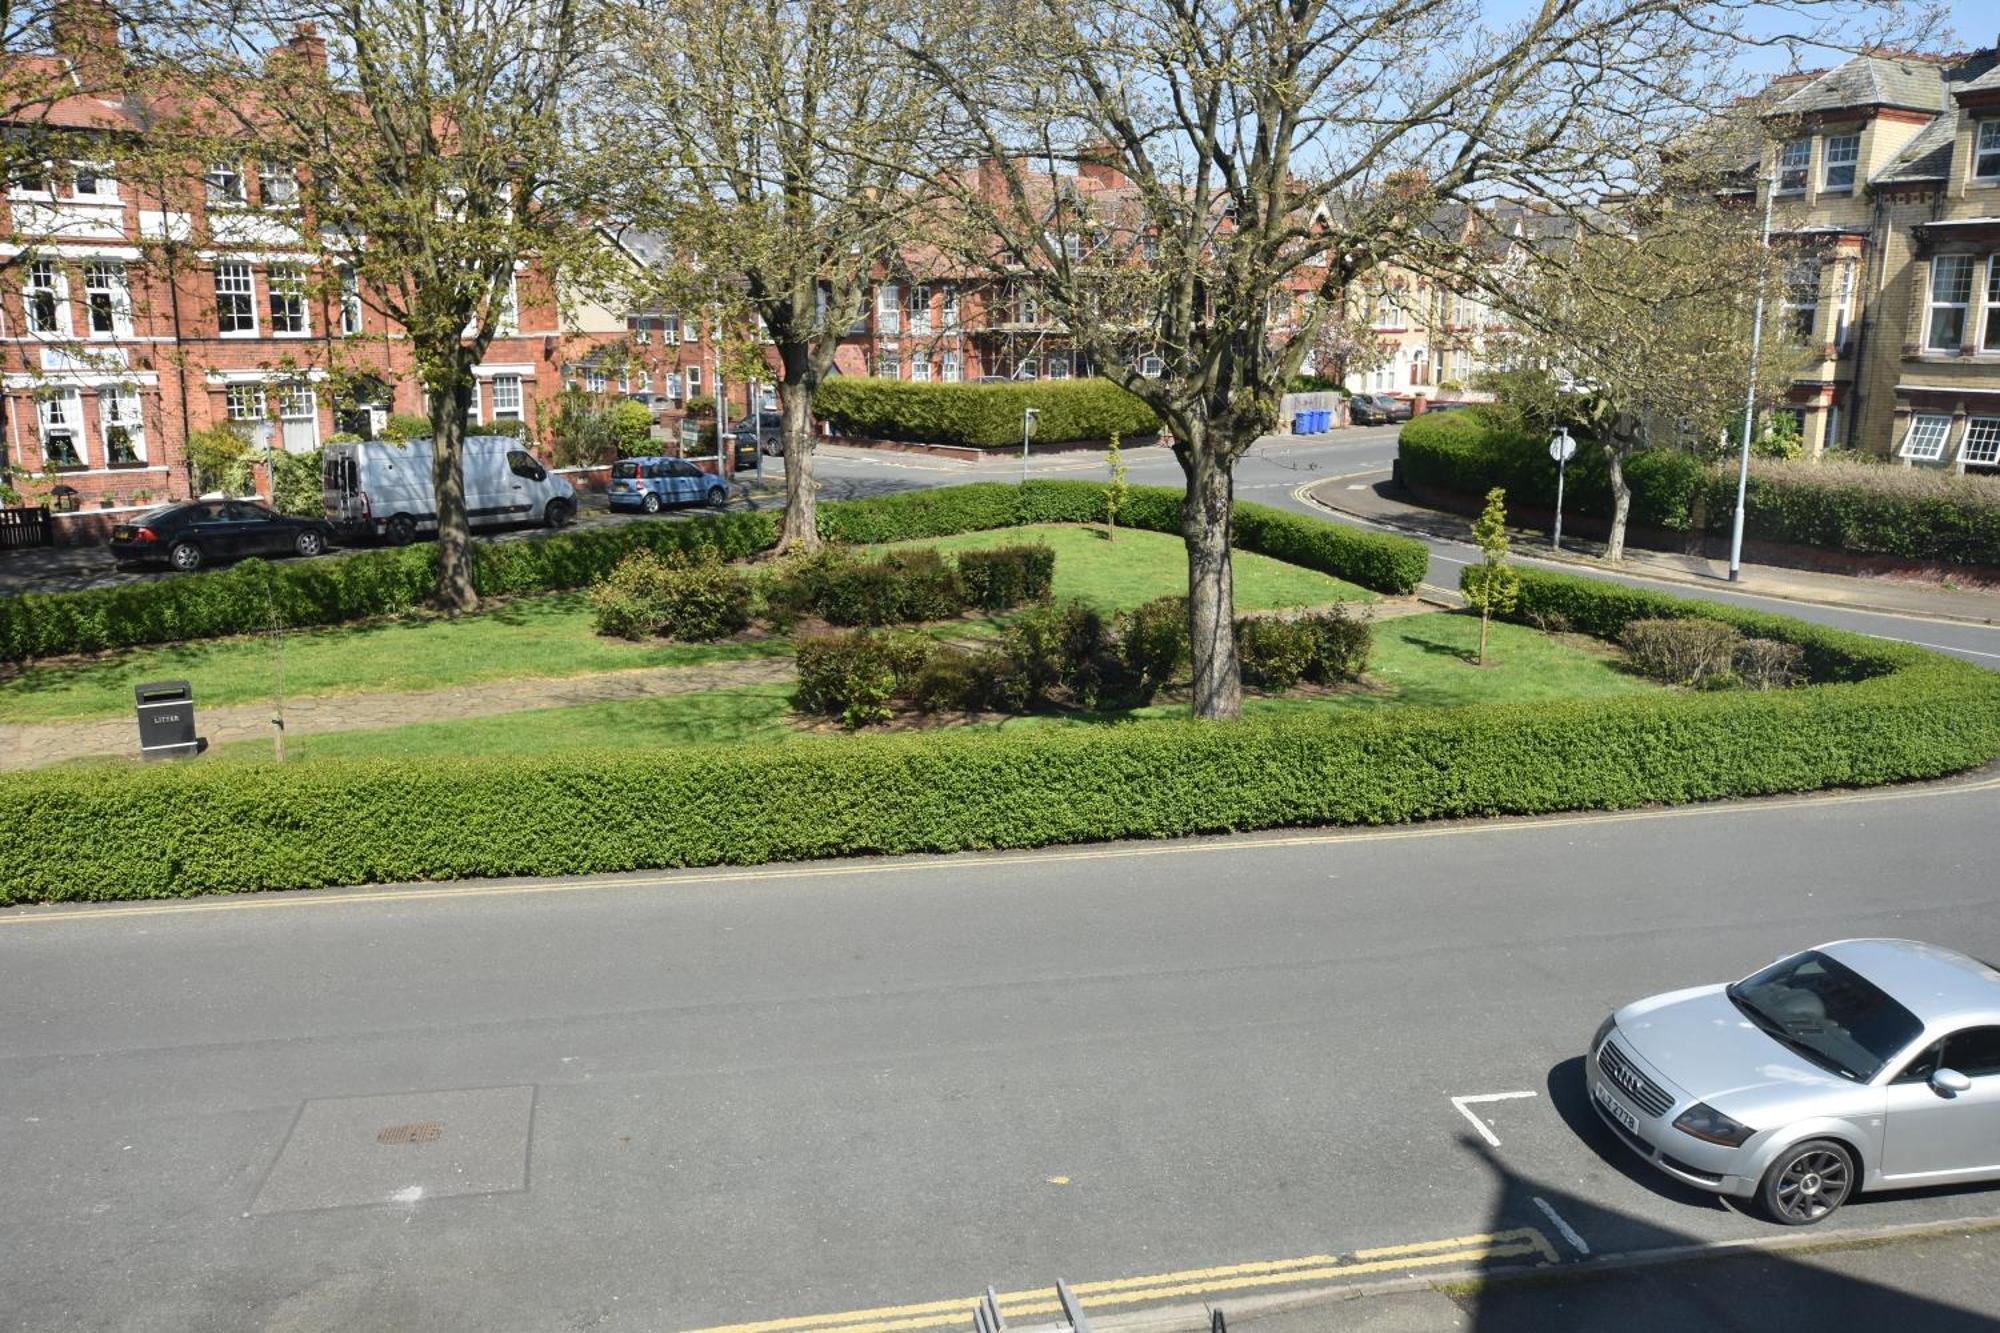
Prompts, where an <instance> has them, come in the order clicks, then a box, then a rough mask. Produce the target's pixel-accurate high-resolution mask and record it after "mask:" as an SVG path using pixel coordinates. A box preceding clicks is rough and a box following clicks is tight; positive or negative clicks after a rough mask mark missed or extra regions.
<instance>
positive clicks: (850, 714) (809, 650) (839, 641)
mask: <svg viewBox="0 0 2000 1333" xmlns="http://www.w3.org/2000/svg"><path fill="white" fill-rule="evenodd" d="M795 655H796V659H797V662H798V671H799V683H798V688H797V689H796V690H795V691H794V692H793V694H792V707H794V708H796V709H798V710H799V711H800V712H802V713H818V714H821V715H823V716H826V717H837V718H839V719H840V721H841V724H842V725H843V726H847V727H860V726H866V725H867V724H868V723H870V722H886V721H888V720H889V716H890V709H889V701H890V700H891V699H893V698H895V696H896V686H897V681H896V662H897V660H898V659H897V655H896V654H894V653H892V652H891V650H890V644H889V640H888V637H887V636H886V635H882V634H878V633H874V632H872V631H868V630H857V631H853V632H849V633H842V634H806V635H802V636H800V638H799V640H798V643H797V645H796V648H795Z"/></svg>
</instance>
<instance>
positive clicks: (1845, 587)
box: [1306, 469, 2000, 625]
mask: <svg viewBox="0 0 2000 1333" xmlns="http://www.w3.org/2000/svg"><path fill="white" fill-rule="evenodd" d="M1387 477H1388V473H1387V470H1386V469H1385V470H1384V471H1383V473H1382V480H1380V481H1372V480H1369V479H1366V478H1364V479H1361V480H1358V481H1357V480H1338V481H1326V482H1321V483H1320V484H1319V485H1317V486H1314V487H1312V488H1311V489H1310V490H1308V491H1307V492H1306V494H1307V496H1308V498H1310V499H1311V500H1312V502H1313V503H1314V504H1317V505H1318V506H1320V507H1321V508H1322V509H1326V510H1329V511H1331V512H1333V513H1337V514H1340V515H1343V516H1345V517H1347V518H1352V519H1355V520H1358V521H1360V522H1363V523H1367V524H1371V525H1373V526H1377V527H1384V528H1389V529H1392V530H1394V531H1397V532H1402V533H1406V534H1408V535H1410V536H1414V537H1422V538H1427V539H1429V540H1432V541H1449V542H1460V543H1466V544H1470V543H1471V541H1472V520H1471V519H1470V518H1468V517H1465V516H1464V515H1460V514H1453V513H1447V512H1445V511H1443V510H1437V509H1428V508H1425V507H1424V506H1422V505H1418V504H1415V503H1412V502H1411V501H1410V500H1408V499H1407V498H1405V497H1404V496H1403V495H1402V493H1401V491H1400V490H1399V489H1398V488H1395V487H1393V486H1391V485H1390V483H1389V482H1388V480H1387ZM1508 535H1509V536H1510V537H1511V538H1512V540H1513V544H1514V551H1515V554H1516V555H1518V556H1522V557H1525V558H1527V559H1532V560H1536V561H1540V562H1544V563H1547V564H1555V565H1563V564H1567V565H1574V566H1576V567H1577V568H1579V569H1592V570H1599V571H1606V572H1609V571H1614V570H1615V571H1616V572H1618V573H1622V574H1627V575H1632V576H1636V577H1642V578H1649V579H1659V580H1662V581H1664V582H1669V583H1678V584H1684V585H1686V586H1688V587H1690V588H1694V589H1704V588H1706V589H1710V590H1712V591H1715V592H1725V591H1728V592H1746V593H1756V594H1759V595H1761V596H1765V597H1779V598H1784V599H1787V600H1789V601H1795V602H1813V603H1816V604H1819V605H1822V606H1835V607H1845V608H1848V609H1850V610H1855V611H1878V612H1882V613H1884V614H1887V615H1897V616H1918V617H1925V618H1930V619H1936V620H1952V621H1963V622H1967V623H1970V624H1982V625H1985V624H1995V623H2000V593H1996V592H1992V591H1986V590H1979V589H1972V588H1965V589H1951V588H1945V587H1941V586H1939V585H1937V584H1933V583H1919V582H1915V581H1912V580H1907V579H1896V578H1889V577H1860V576H1855V575H1850V574H1825V573H1819V572H1817V571H1813V570H1803V569H1789V568H1785V567H1783V566H1778V565H1757V564H1750V563H1748V562H1745V563H1744V564H1743V566H1742V577H1741V578H1740V579H1739V580H1737V581H1736V582H1734V583H1732V582H1730V580H1729V570H1728V566H1727V563H1726V562H1724V561H1720V560H1710V559H1707V558H1705V557H1703V556H1698V555H1681V554H1675V553H1673V552H1668V551H1643V550H1638V549H1636V548H1633V547H1629V546H1628V547H1626V549H1625V560H1624V562H1623V563H1622V564H1620V565H1615V566H1614V565H1610V564H1608V563H1606V562H1605V561H1604V560H1603V559H1602V558H1601V556H1602V550H1603V548H1602V546H1601V545H1600V544H1598V543H1592V542H1583V541H1580V540H1578V539H1575V538H1571V539H1569V540H1568V541H1566V542H1565V543H1564V548H1563V549H1562V550H1560V551H1558V550H1555V549H1554V548H1553V547H1551V546H1550V545H1549V540H1548V534H1547V533H1544V532H1540V531H1520V530H1512V529H1510V531H1509V534H1508Z"/></svg>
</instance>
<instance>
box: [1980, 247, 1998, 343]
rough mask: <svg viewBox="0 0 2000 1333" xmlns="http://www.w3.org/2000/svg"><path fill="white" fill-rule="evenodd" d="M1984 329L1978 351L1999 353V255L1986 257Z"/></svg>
mask: <svg viewBox="0 0 2000 1333" xmlns="http://www.w3.org/2000/svg"><path fill="white" fill-rule="evenodd" d="M1984 315H1985V320H1986V327H1985V329H1984V330H1983V331H1982V332H1981V335H1980V339H1979V350H1980V351H1982V352H2000V254H1992V255H1988V256H1986V309H1985V311H1984Z"/></svg>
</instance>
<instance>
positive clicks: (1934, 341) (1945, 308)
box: [1924, 255, 1972, 354]
mask: <svg viewBox="0 0 2000 1333" xmlns="http://www.w3.org/2000/svg"><path fill="white" fill-rule="evenodd" d="M1947 264H1949V265H1951V266H1952V268H1951V270H1950V271H1951V272H1954V273H1958V272H1963V273H1964V275H1965V282H1964V288H1965V292H1964V295H1962V296H1959V297H1958V298H1957V299H1955V300H1941V299H1939V294H1938V293H1939V278H1940V275H1941V273H1942V271H1943V269H1942V266H1943V265H1947ZM1957 285H1958V284H1956V283H1954V284H1953V287H1954V288H1956V286H1957ZM1948 294H1949V293H1948ZM1929 298H1930V299H1929V300H1928V301H1926V302H1925V303H1924V350H1925V351H1928V352H1951V353H1954V354H1955V353H1958V352H1960V351H1962V350H1964V347H1965V332H1966V323H1967V321H1968V320H1969V319H1970V317H1971V313H1972V309H1971V308H1972V256H1971V255H1934V256H1932V257H1931V272H1930V292H1929ZM1953 311H1956V312H1957V315H1958V336H1957V337H1956V338H1954V339H1953V340H1952V341H1951V344H1950V345H1949V346H1941V345H1940V344H1939V343H1938V317H1939V316H1940V315H1945V314H1949V313H1950V312H1953Z"/></svg>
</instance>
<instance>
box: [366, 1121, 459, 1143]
mask: <svg viewBox="0 0 2000 1333" xmlns="http://www.w3.org/2000/svg"><path fill="white" fill-rule="evenodd" d="M443 1133H444V1126H443V1125H441V1124H439V1123H438V1122H437V1121H435V1120H422V1121H419V1122H417V1123H416V1124H414V1125H391V1126H389V1127H388V1128H387V1129H385V1130H382V1131H381V1132H380V1133H378V1134H377V1135H376V1136H375V1142H377V1143H387V1144H397V1143H435V1142H436V1141H437V1139H438V1137H439V1136H440V1135H442V1134H443Z"/></svg>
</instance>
